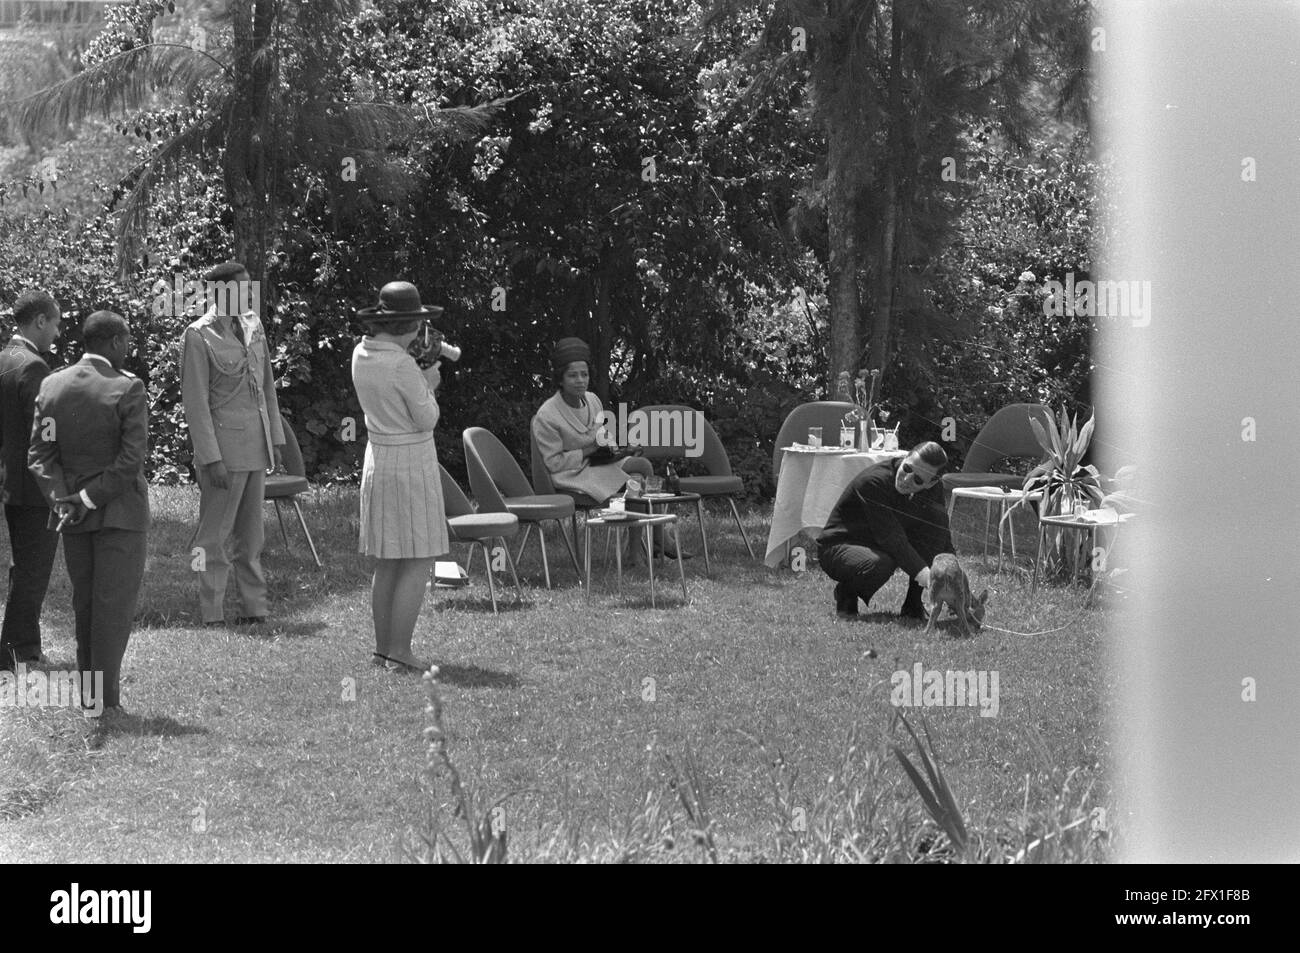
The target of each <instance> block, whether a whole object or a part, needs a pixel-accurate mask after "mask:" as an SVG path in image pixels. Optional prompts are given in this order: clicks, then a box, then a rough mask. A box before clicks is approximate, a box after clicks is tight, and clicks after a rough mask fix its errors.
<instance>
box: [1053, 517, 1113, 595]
mask: <svg viewBox="0 0 1300 953" xmlns="http://www.w3.org/2000/svg"><path fill="white" fill-rule="evenodd" d="M1132 518H1133V514H1132V513H1124V514H1122V515H1120V516H1119V518H1118V519H1116V520H1115V521H1114V522H1101V521H1098V520H1085V519H1081V518H1080V517H1078V516H1075V515H1073V514H1070V515H1063V516H1040V517H1038V552H1037V553H1035V554H1034V583H1033V588H1032V590H1031V591H1033V592H1037V591H1038V565H1039V563H1041V562H1042V561H1043V538H1044V537H1045V536H1046V535H1047V527H1048V526H1059V527H1061V528H1062V529H1071V530H1080V531H1086V532H1087V533H1088V542H1089V544H1090V545H1089V547H1088V551H1089V552H1091V551H1092V549H1093V548H1094V547H1095V544H1096V542H1097V530H1098V529H1100V528H1111V527H1114V528H1115V529H1117V530H1118V528H1119V527H1120V526H1122V525H1123V524H1124V523H1127V522H1128V521H1129V520H1130V519H1132ZM1114 548H1115V547H1114V546H1113V545H1112V546H1111V549H1114ZM1089 596H1091V590H1089Z"/></svg>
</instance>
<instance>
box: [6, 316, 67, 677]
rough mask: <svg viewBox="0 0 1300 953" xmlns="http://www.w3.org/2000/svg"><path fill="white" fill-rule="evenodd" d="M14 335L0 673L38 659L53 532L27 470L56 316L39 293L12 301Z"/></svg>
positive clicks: (9, 360)
mask: <svg viewBox="0 0 1300 953" xmlns="http://www.w3.org/2000/svg"><path fill="white" fill-rule="evenodd" d="M14 323H15V324H17V326H18V332H17V333H16V334H15V335H14V336H13V338H12V339H11V340H10V341H9V343H8V344H7V345H5V347H4V350H0V484H2V485H3V489H2V490H0V502H3V503H4V508H5V522H6V523H7V524H8V526H9V548H10V550H11V552H12V554H13V565H12V566H10V567H9V597H8V599H7V600H6V602H5V615H4V627H3V629H0V669H12V668H13V667H14V665H15V664H16V663H18V662H27V663H32V662H40V661H41V660H42V656H41V606H42V605H43V604H44V602H45V591H46V589H48V588H49V584H50V570H51V569H52V568H53V567H54V554H55V553H56V552H57V551H58V548H59V534H58V533H56V532H54V530H52V529H50V528H49V525H48V524H49V521H50V507H49V505H48V504H47V503H46V502H45V497H44V496H42V495H41V491H40V487H38V486H37V485H36V481H35V480H34V479H32V475H31V474H30V473H28V472H27V448H28V443H29V440H30V438H31V433H32V414H33V411H34V410H35V407H36V395H37V393H38V392H39V391H40V389H41V382H42V381H44V380H45V378H46V377H48V376H49V373H50V368H49V365H48V364H46V363H45V359H44V358H43V357H42V355H43V354H45V353H46V352H47V351H49V349H50V345H52V344H53V343H54V342H55V341H57V340H58V339H59V334H60V330H61V327H60V325H61V323H62V314H61V313H60V311H59V306H58V304H57V303H56V302H55V300H54V298H52V297H51V296H50V295H48V294H47V293H46V292H44V291H24V292H23V293H22V294H20V295H19V296H18V300H17V301H16V302H14Z"/></svg>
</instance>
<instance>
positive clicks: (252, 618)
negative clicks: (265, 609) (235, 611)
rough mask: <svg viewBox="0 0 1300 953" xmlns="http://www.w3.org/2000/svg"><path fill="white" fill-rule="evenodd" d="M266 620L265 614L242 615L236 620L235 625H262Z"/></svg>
mask: <svg viewBox="0 0 1300 953" xmlns="http://www.w3.org/2000/svg"><path fill="white" fill-rule="evenodd" d="M265 621H266V616H264V615H241V616H240V617H239V618H238V619H236V620H235V625H261V624H262V623H264V622H265Z"/></svg>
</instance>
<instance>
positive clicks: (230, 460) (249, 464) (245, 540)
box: [181, 261, 284, 625]
mask: <svg viewBox="0 0 1300 953" xmlns="http://www.w3.org/2000/svg"><path fill="white" fill-rule="evenodd" d="M203 277H204V279H205V288H206V291H207V304H208V309H207V311H206V313H204V315H203V317H201V318H199V319H198V320H197V321H195V322H194V323H193V324H191V325H190V326H189V327H187V328H186V329H185V336H184V348H185V353H184V358H183V360H182V369H181V396H182V399H183V401H184V405H185V422H186V424H187V425H188V427H189V431H190V441H191V443H192V444H193V446H194V466H195V469H196V470H197V472H198V479H199V489H200V491H201V496H200V498H199V528H198V532H197V534H196V536H195V539H194V545H195V546H197V547H199V550H200V552H199V554H198V557H197V558H198V560H199V562H198V564H197V568H198V569H199V611H200V613H201V616H202V619H203V623H204V624H205V625H221V624H223V623H224V621H225V613H224V610H223V602H224V600H225V595H226V583H227V581H228V579H229V577H230V568H231V564H232V563H233V564H234V570H235V585H236V586H237V587H238V590H239V601H240V611H239V614H238V616H237V617H236V620H235V621H236V623H237V624H245V623H258V622H264V621H265V620H266V615H267V601H266V577H265V575H263V573H262V562H261V558H262V543H263V539H264V533H263V526H262V507H263V502H264V498H265V497H264V494H265V488H266V471H267V469H268V468H269V467H275V468H277V469H278V468H279V467H280V448H281V447H282V446H283V445H284V430H283V427H282V426H281V423H280V405H279V402H278V401H277V400H276V397H275V378H274V376H273V373H272V369H271V356H270V352H269V350H268V348H267V342H266V333H265V332H264V331H263V329H262V322H261V321H260V320H259V319H258V316H257V313H256V311H255V310H254V309H251V308H247V307H246V306H247V304H248V302H249V301H250V295H249V294H248V292H249V289H250V288H251V287H252V286H251V285H250V283H249V277H248V272H247V271H246V270H245V268H244V266H243V265H241V264H240V263H239V262H235V261H228V262H226V263H224V264H221V265H218V266H217V267H216V268H213V269H212V270H211V271H209V272H208V273H207V274H206V275H204V276H203ZM254 290H255V289H254ZM241 302H242V303H243V304H242V305H241ZM227 543H229V555H227Z"/></svg>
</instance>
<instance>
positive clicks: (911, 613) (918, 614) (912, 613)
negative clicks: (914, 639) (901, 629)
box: [898, 603, 929, 622]
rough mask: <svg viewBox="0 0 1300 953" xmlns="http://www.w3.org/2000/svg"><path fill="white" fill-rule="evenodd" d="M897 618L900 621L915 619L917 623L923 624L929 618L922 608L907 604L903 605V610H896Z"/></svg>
mask: <svg viewBox="0 0 1300 953" xmlns="http://www.w3.org/2000/svg"><path fill="white" fill-rule="evenodd" d="M898 617H899V618H900V619H916V620H917V621H918V622H924V621H925V620H926V619H928V618H929V616H927V615H926V614H925V607H924V606H921V605H915V606H909V605H908V604H907V603H903V608H901V609H900V610H898Z"/></svg>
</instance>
